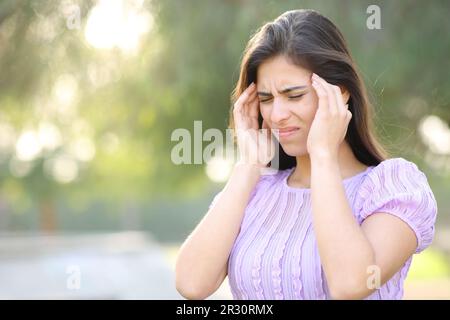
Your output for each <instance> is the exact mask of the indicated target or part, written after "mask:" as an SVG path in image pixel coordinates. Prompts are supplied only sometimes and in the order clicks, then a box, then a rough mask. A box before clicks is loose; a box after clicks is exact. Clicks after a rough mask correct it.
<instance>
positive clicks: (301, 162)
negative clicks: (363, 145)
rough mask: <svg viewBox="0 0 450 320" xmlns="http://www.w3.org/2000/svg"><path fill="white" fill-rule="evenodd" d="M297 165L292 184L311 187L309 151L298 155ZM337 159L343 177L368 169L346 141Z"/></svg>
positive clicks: (290, 178) (291, 178) (291, 177)
mask: <svg viewBox="0 0 450 320" xmlns="http://www.w3.org/2000/svg"><path fill="white" fill-rule="evenodd" d="M296 161H297V166H296V167H295V170H294V172H292V174H291V175H290V177H289V183H290V184H291V185H296V186H302V187H307V188H309V187H310V185H311V158H310V156H309V154H308V153H306V154H305V155H301V156H297V157H296ZM337 161H338V163H339V168H340V171H341V176H342V179H346V178H349V177H352V176H354V175H356V174H358V173H359V172H362V171H364V170H365V169H367V166H366V165H364V164H363V163H361V162H360V161H359V160H358V159H356V157H355V155H354V154H353V151H352V149H351V148H350V146H349V145H348V143H347V142H346V141H344V142H343V143H341V145H340V147H339V151H338V158H337Z"/></svg>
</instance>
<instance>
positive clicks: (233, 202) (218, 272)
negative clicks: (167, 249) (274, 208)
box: [175, 165, 260, 299]
mask: <svg viewBox="0 0 450 320" xmlns="http://www.w3.org/2000/svg"><path fill="white" fill-rule="evenodd" d="M259 175H260V173H259V168H258V167H257V166H252V165H236V166H235V167H234V169H233V172H232V174H231V177H230V179H229V181H228V183H227V184H226V186H225V188H224V189H223V191H222V194H221V195H220V196H219V198H218V200H217V202H216V204H215V205H214V206H213V207H211V208H210V210H209V211H208V213H207V214H206V215H205V217H204V218H203V219H202V221H201V222H200V223H199V224H198V226H197V227H196V228H195V230H194V231H193V232H192V233H191V235H190V236H189V237H188V238H187V240H186V241H185V242H184V243H183V245H182V246H181V249H180V252H179V254H178V258H177V262H176V271H175V272H176V287H177V290H178V291H179V292H180V294H181V295H183V296H184V297H185V298H188V299H204V298H206V297H208V296H209V295H211V294H212V293H213V292H214V291H216V290H217V288H218V287H219V286H220V285H221V283H222V282H223V280H224V278H225V276H226V275H227V262H228V256H229V255H230V252H231V248H232V246H233V243H234V240H235V239H236V237H237V235H238V232H239V229H240V225H241V221H242V218H243V214H244V210H245V208H246V206H247V203H248V200H249V197H250V193H251V191H252V190H253V188H254V187H255V185H256V183H257V181H258V179H259Z"/></svg>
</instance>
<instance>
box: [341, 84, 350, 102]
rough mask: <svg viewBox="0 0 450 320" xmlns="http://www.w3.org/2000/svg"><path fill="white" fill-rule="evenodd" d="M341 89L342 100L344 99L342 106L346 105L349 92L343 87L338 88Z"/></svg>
mask: <svg viewBox="0 0 450 320" xmlns="http://www.w3.org/2000/svg"><path fill="white" fill-rule="evenodd" d="M339 88H341V93H342V98H343V99H344V104H346V103H348V100H349V99H350V92H348V90H347V89H346V88H345V87H342V86H339Z"/></svg>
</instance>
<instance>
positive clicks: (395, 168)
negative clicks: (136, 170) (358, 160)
mask: <svg viewBox="0 0 450 320" xmlns="http://www.w3.org/2000/svg"><path fill="white" fill-rule="evenodd" d="M293 170H294V168H291V169H287V170H280V171H278V172H277V173H276V174H274V175H263V176H261V178H260V179H259V181H258V183H257V185H256V187H255V188H254V189H253V191H252V193H251V195H250V200H249V202H248V205H247V208H246V209H245V214H244V217H243V220H242V224H241V229H240V232H239V234H238V236H237V238H236V240H235V242H234V245H233V248H232V251H231V254H230V258H229V262H228V280H229V284H230V288H231V292H232V294H233V298H234V299H251V300H258V299H267V300H270V299H287V300H293V299H331V297H330V293H329V290H328V286H327V283H326V279H325V273H324V271H323V269H322V266H321V262H320V256H319V251H318V248H317V243H316V238H315V235H314V230H313V225H312V212H311V189H307V188H294V187H290V186H289V185H288V184H287V182H286V181H287V178H288V176H289V174H290V173H291V172H292V171H293ZM343 184H344V188H345V191H346V194H347V199H348V200H349V203H350V206H351V208H352V210H353V215H354V217H355V219H356V220H357V221H358V223H359V224H361V223H362V222H363V221H364V219H365V218H367V217H368V216H370V215H371V214H372V213H374V212H379V211H382V212H386V213H390V214H392V215H395V216H396V217H399V218H400V219H402V220H403V221H404V222H406V223H407V224H408V225H409V226H410V227H411V229H412V230H413V231H414V233H415V234H416V237H417V240H418V247H417V249H416V252H415V253H419V252H421V251H422V250H424V249H425V248H426V247H428V246H429V245H430V244H431V242H432V240H433V237H434V224H435V221H436V214H437V204H436V200H435V198H434V195H433V192H432V190H431V188H430V186H429V184H428V181H427V178H426V176H425V174H424V173H423V172H421V171H420V170H419V169H418V168H417V166H416V165H415V164H414V163H413V162H410V161H407V160H405V159H403V158H392V159H387V160H384V161H382V162H381V163H380V164H378V165H377V166H371V167H368V168H367V169H366V170H365V171H364V172H361V173H359V174H357V175H355V176H353V177H350V178H347V179H344V180H343ZM216 199H217V195H216V197H215V199H214V200H213V202H212V203H211V206H212V205H213V203H214V202H215V201H216ZM411 261H412V257H410V258H409V259H408V260H407V261H406V263H405V264H404V265H403V266H402V268H401V270H399V271H398V272H397V273H396V274H395V275H394V276H393V277H392V278H391V279H390V280H388V281H387V282H386V283H385V284H384V285H383V286H381V288H380V289H378V290H376V291H375V292H373V293H372V294H371V295H370V296H368V297H366V298H365V299H401V298H402V296H403V282H404V280H405V278H406V275H407V273H408V270H409V267H410V264H411Z"/></svg>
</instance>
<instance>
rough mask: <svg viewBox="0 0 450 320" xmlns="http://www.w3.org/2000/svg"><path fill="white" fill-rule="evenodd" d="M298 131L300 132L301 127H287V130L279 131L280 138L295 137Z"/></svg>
mask: <svg viewBox="0 0 450 320" xmlns="http://www.w3.org/2000/svg"><path fill="white" fill-rule="evenodd" d="M298 130H300V128H299V127H287V128H281V129H278V136H279V137H280V138H286V137H290V136H292V135H294V134H295V133H296V132H297V131H298Z"/></svg>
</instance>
